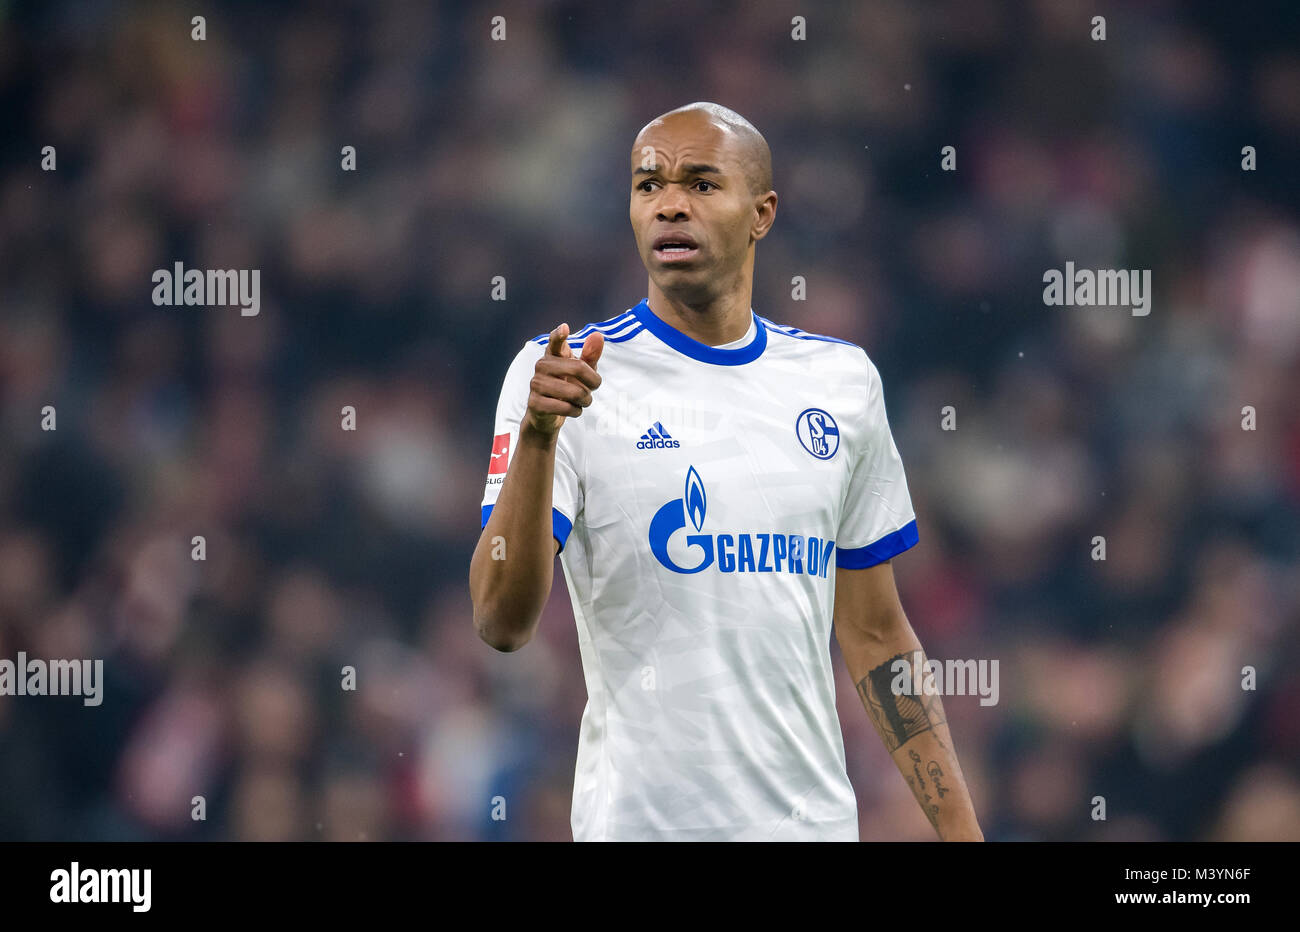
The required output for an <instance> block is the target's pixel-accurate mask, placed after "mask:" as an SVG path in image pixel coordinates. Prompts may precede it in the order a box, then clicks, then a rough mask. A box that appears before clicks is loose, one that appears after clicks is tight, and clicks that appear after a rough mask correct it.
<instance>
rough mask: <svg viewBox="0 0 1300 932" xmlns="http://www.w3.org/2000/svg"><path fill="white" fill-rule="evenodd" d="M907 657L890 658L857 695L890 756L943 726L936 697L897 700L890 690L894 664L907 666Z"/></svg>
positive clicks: (871, 675) (901, 697) (870, 677)
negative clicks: (900, 661)
mask: <svg viewBox="0 0 1300 932" xmlns="http://www.w3.org/2000/svg"><path fill="white" fill-rule="evenodd" d="M910 657H911V654H910V652H909V653H904V654H897V655H896V656H893V657H890V658H889V659H888V660H886V661H885V662H884V663H882V664H881V665H880V666H878V667H876V668H875V669H874V670H872V671H871V672H870V673H868V674H867V675H866V676H864V677H863V678H862V682H860V683H858V693H859V694H860V695H861V696H862V702H863V704H864V705H865V706H866V707H867V713H868V714H869V715H870V716H871V723H872V724H873V725H875V726H876V731H878V732H879V733H880V737H881V738H882V739H883V740H884V742H885V747H886V748H888V749H889V752H890V753H891V754H892V753H893V752H894V751H896V750H898V749H899V748H900V747H902V746H903V745H904V744H906V743H907V741H908V740H909V739H911V738H914V737H916V736H917V735H919V734H920V733H921V732H923V731H928V730H930V729H931V728H933V727H934V726H935V725H942V724H943V706H942V705H941V704H940V702H939V697H938V695H933V696H927V695H925V694H921V695H919V696H913V695H908V694H904V695H901V696H896V695H894V692H893V690H892V689H890V683H891V682H892V681H893V679H894V676H895V673H894V670H893V664H894V661H896V660H899V659H900V658H901V659H904V660H908V661H909V662H910ZM936 735H937V732H936ZM918 776H919V774H918Z"/></svg>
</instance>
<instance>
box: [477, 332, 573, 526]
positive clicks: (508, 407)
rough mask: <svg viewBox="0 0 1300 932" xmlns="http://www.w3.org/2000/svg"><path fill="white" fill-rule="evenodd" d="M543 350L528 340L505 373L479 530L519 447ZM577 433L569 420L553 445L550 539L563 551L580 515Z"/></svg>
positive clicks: (493, 503) (485, 521)
mask: <svg viewBox="0 0 1300 932" xmlns="http://www.w3.org/2000/svg"><path fill="white" fill-rule="evenodd" d="M544 352H546V347H545V346H543V345H539V344H537V343H534V342H532V341H531V340H529V341H528V342H527V343H525V344H524V346H523V349H521V350H520V351H519V352H518V353H517V354H516V355H515V358H514V361H513V362H511V363H510V368H509V369H508V370H506V376H505V379H504V381H503V382H502V385H501V395H500V397H499V398H498V399H497V413H496V422H495V426H494V427H493V429H492V456H491V459H490V460H489V463H488V474H487V484H486V485H485V486H484V489H483V507H482V512H483V514H482V522H481V523H480V524H479V529H480V530H482V529H483V528H485V527H487V523H488V517H489V516H490V515H491V514H492V508H493V507H494V506H495V505H496V501H497V496H498V495H500V494H501V484H502V482H504V481H505V478H506V470H507V469H508V468H509V466H510V461H511V459H513V457H514V455H515V450H516V448H517V447H518V444H519V425H520V422H521V421H522V420H523V418H524V412H525V410H526V409H527V407H528V385H529V383H530V382H531V381H532V378H533V372H534V371H535V369H536V366H537V360H538V359H540V358H541V356H542V353H544ZM577 434H578V430H577V426H576V424H575V423H574V420H573V419H572V418H569V419H567V420H566V421H565V422H564V424H563V425H562V426H561V427H560V434H559V438H558V440H557V441H556V444H555V481H554V484H553V485H552V487H551V531H552V536H554V537H555V539H556V540H557V541H558V542H559V544H560V550H561V551H563V549H564V542H565V541H566V540H567V539H568V537H569V532H570V531H572V530H573V522H574V521H575V520H576V519H577V517H578V514H579V513H580V512H581V511H582V496H583V491H582V485H581V483H580V482H579V479H578V475H579V473H578V463H579V458H578V455H577V446H578V442H579V440H578V436H577Z"/></svg>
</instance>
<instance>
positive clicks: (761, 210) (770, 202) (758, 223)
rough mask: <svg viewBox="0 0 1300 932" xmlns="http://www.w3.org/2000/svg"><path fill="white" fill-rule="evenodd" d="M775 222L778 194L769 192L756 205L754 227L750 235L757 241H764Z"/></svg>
mask: <svg viewBox="0 0 1300 932" xmlns="http://www.w3.org/2000/svg"><path fill="white" fill-rule="evenodd" d="M775 222H776V192H775V191H768V192H767V193H766V194H764V195H763V196H762V197H760V198H759V199H758V201H757V202H756V203H755V204H754V225H753V226H752V227H751V228H750V235H751V236H753V237H754V239H755V240H760V239H762V238H763V237H764V236H767V232H768V230H770V229H772V224H773V223H775Z"/></svg>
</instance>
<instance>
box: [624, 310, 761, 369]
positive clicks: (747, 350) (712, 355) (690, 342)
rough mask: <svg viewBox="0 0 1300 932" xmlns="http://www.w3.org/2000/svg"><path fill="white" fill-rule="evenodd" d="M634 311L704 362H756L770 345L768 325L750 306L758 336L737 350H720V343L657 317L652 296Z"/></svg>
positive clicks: (651, 328)
mask: <svg viewBox="0 0 1300 932" xmlns="http://www.w3.org/2000/svg"><path fill="white" fill-rule="evenodd" d="M632 313H633V314H635V315H636V317H637V319H638V320H639V321H641V323H643V324H644V325H645V328H646V329H647V330H649V331H650V332H651V333H653V334H654V335H655V336H657V337H658V338H659V339H661V340H663V341H664V342H665V343H667V344H668V345H669V346H671V347H672V348H673V349H675V350H677V352H679V353H681V354H682V355H684V356H689V357H691V358H692V359H698V360H699V361H700V362H709V363H713V364H714V365H716V366H741V365H744V364H745V363H747V362H753V361H754V360H755V359H757V358H758V357H759V356H761V355H763V350H764V349H765V348H766V347H767V327H766V326H765V325H764V323H763V322H762V321H761V320H759V319H758V315H757V314H755V313H754V309H753V308H750V309H749V313H750V314H751V315H752V316H753V318H754V327H755V331H754V339H752V340H750V341H749V342H748V343H747V344H745V345H744V346H741V347H739V348H737V349H719V348H718V347H716V346H709V344H707V343H701V342H700V341H699V340H696V339H694V338H692V337H688V336H687V335H686V334H684V333H682V332H681V331H680V330H678V329H677V328H676V327H674V326H673V325H672V324H669V323H668V322H667V321H664V320H662V319H660V318H659V317H657V316H656V315H655V312H654V311H652V310H650V299H649V298H648V297H647V298H642V299H641V303H640V304H638V305H637V306H636V307H634V308H632Z"/></svg>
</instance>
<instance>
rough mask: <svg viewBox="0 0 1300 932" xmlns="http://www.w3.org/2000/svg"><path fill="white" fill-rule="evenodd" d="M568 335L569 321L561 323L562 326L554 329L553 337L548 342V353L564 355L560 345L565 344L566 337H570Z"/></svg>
mask: <svg viewBox="0 0 1300 932" xmlns="http://www.w3.org/2000/svg"><path fill="white" fill-rule="evenodd" d="M568 336H569V325H568V324H567V323H565V324H560V326H558V327H556V328H555V329H554V330H552V331H551V339H550V341H549V342H548V343H547V344H546V355H547V356H563V355H564V354H563V353H561V352H560V347H562V346H563V345H564V341H565V339H566V338H568Z"/></svg>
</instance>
